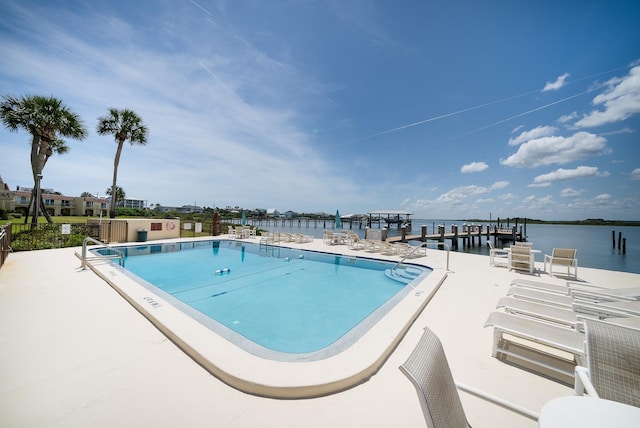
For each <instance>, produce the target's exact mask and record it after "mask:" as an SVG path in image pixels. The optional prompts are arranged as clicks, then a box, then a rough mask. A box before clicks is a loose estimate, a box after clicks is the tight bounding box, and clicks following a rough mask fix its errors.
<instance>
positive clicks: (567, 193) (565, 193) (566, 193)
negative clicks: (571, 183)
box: [560, 187, 584, 198]
mask: <svg viewBox="0 0 640 428" xmlns="http://www.w3.org/2000/svg"><path fill="white" fill-rule="evenodd" d="M583 193H584V190H575V189H572V188H571V187H567V188H566V189H562V191H561V192H560V196H562V197H563V198H573V197H576V196H580V195H581V194H583Z"/></svg>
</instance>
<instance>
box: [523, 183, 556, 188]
mask: <svg viewBox="0 0 640 428" xmlns="http://www.w3.org/2000/svg"><path fill="white" fill-rule="evenodd" d="M550 186H551V183H550V182H546V183H531V184H528V185H527V187H550Z"/></svg>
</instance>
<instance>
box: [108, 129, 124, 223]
mask: <svg viewBox="0 0 640 428" xmlns="http://www.w3.org/2000/svg"><path fill="white" fill-rule="evenodd" d="M123 144H124V140H122V139H121V140H119V141H118V149H117V150H116V158H115V159H114V161H113V184H112V185H111V210H110V212H109V217H110V218H116V201H117V200H118V194H117V191H116V182H117V180H118V164H119V163H120V153H121V152H122V146H123Z"/></svg>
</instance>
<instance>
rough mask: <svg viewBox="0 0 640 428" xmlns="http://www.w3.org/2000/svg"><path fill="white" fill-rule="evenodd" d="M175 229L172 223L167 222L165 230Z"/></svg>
mask: <svg viewBox="0 0 640 428" xmlns="http://www.w3.org/2000/svg"><path fill="white" fill-rule="evenodd" d="M175 228H176V224H175V223H174V222H172V221H169V222H167V229H168V230H173V229H175Z"/></svg>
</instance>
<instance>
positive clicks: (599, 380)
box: [575, 320, 640, 423]
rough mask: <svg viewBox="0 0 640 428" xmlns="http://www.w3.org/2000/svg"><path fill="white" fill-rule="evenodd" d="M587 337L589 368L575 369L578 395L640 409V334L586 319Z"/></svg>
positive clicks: (628, 329)
mask: <svg viewBox="0 0 640 428" xmlns="http://www.w3.org/2000/svg"><path fill="white" fill-rule="evenodd" d="M585 337H586V344H587V364H588V365H587V367H584V366H577V367H576V371H575V394H576V395H583V394H584V392H585V390H586V391H587V393H588V394H589V396H591V397H596V398H603V399H606V400H613V401H618V402H620V403H624V404H629V405H631V406H635V407H640V331H639V330H634V329H630V328H625V327H621V326H616V325H612V324H609V323H607V322H605V321H597V320H587V321H585ZM613 422H614V421H612V423H613Z"/></svg>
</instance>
